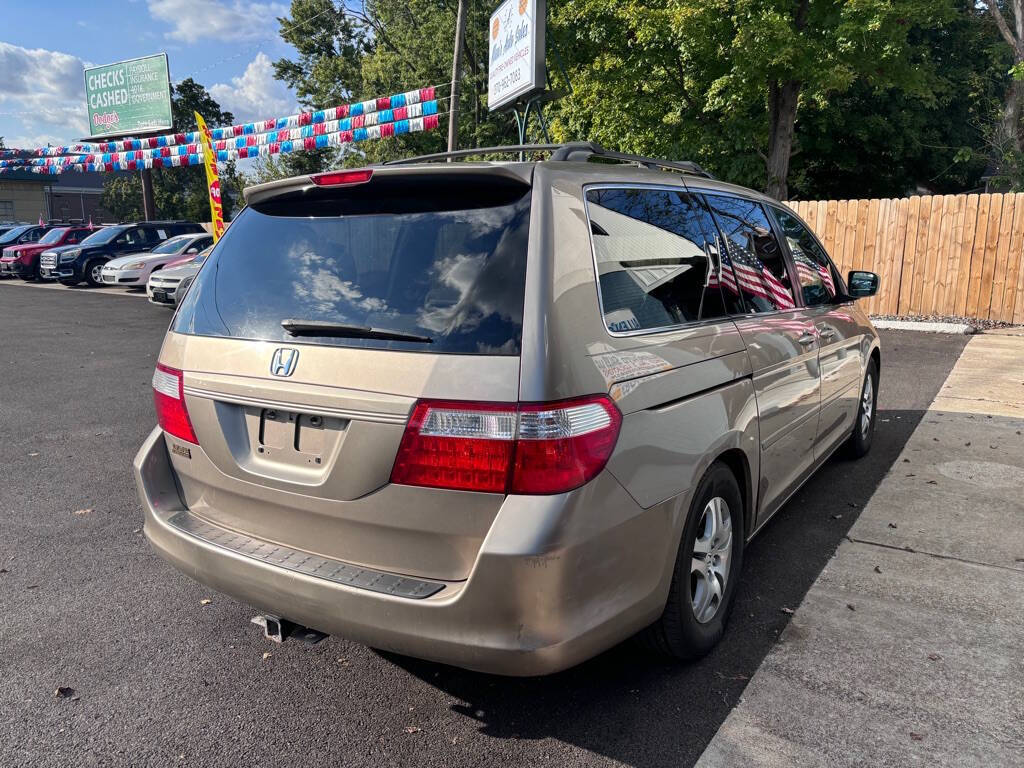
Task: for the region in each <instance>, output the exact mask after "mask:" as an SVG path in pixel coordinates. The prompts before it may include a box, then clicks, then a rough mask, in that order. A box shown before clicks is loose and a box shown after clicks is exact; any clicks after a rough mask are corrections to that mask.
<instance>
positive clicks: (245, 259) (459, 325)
mask: <svg viewBox="0 0 1024 768" xmlns="http://www.w3.org/2000/svg"><path fill="white" fill-rule="evenodd" d="M432 176H433V175H432ZM487 179H490V180H487ZM528 193H529V187H528V186H527V185H526V184H524V183H522V182H520V181H518V180H510V179H506V178H504V177H480V176H476V177H474V178H473V179H465V178H463V179H459V178H457V177H451V178H450V177H448V176H442V177H433V178H430V177H424V176H414V175H404V174H403V175H401V176H390V177H388V176H383V175H382V176H381V177H379V178H374V179H373V180H372V181H371V182H370V183H368V184H361V185H358V186H354V187H345V188H335V189H330V188H324V189H313V190H307V191H300V192H296V193H290V194H287V195H284V196H280V197H275V198H273V199H272V200H269V201H267V202H265V203H262V204H260V203H256V204H254V205H251V206H249V207H247V208H245V209H244V210H243V211H242V212H241V213H240V214H239V215H238V216H237V218H236V219H235V220H234V221H233V222H232V223H231V226H230V227H229V228H228V230H227V232H226V233H225V235H224V237H223V238H221V240H220V242H219V243H218V244H217V246H216V247H215V248H214V250H213V252H212V254H211V255H210V258H209V260H208V262H207V264H206V265H205V266H204V267H203V269H202V270H201V271H200V273H199V275H198V277H197V278H196V281H195V283H194V284H193V286H192V288H191V289H190V290H189V292H188V294H187V295H186V297H185V299H184V301H183V302H182V305H181V307H180V309H179V311H178V314H177V315H176V317H175V320H174V324H173V329H174V330H175V331H177V332H178V333H188V334H196V335H204V336H228V337H233V338H242V339H261V340H268V341H286V342H288V343H292V344H296V343H311V344H323V345H337V346H345V347H365V348H372V349H396V350H408V351H418V352H433V353H452V354H484V355H516V354H519V351H520V345H521V342H522V316H523V297H524V293H525V281H526V249H527V235H528V230H529V194H528ZM285 320H292V321H298V322H300V323H312V324H314V325H315V324H317V323H330V324H336V325H345V326H357V327H358V328H373V329H376V330H377V331H387V332H394V333H397V334H411V335H412V336H414V337H417V339H419V340H405V339H397V340H396V339H381V338H358V337H352V335H347V336H342V337H339V336H335V335H328V334H324V335H316V334H315V333H313V334H311V335H307V334H303V335H300V336H296V335H293V334H292V333H289V332H288V331H286V330H285V329H284V328H283V327H282V325H281V323H282V321H285ZM293 330H294V326H293ZM378 335H379V334H378ZM423 339H430V342H429V343H425V342H424V341H423Z"/></svg>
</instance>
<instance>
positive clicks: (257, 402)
mask: <svg viewBox="0 0 1024 768" xmlns="http://www.w3.org/2000/svg"><path fill="white" fill-rule="evenodd" d="M185 394H186V395H192V396H193V397H203V398H206V399H207V400H220V401H221V402H223V403H234V404H235V405H251V406H254V407H257V408H274V409H276V410H279V411H301V412H302V413H313V414H317V415H318V416H335V417H337V418H339V419H348V420H351V421H370V422H374V423H377V424H397V425H400V426H404V425H405V422H406V421H407V420H408V418H409V414H408V413H375V412H373V411H357V410H353V409H351V408H331V407H330V406H323V405H308V404H306V403H286V402H283V401H280V400H268V399H264V398H259V397H247V396H245V395H233V394H229V393H227V392H214V391H213V390H209V389H200V388H199V387H191V386H186V387H185Z"/></svg>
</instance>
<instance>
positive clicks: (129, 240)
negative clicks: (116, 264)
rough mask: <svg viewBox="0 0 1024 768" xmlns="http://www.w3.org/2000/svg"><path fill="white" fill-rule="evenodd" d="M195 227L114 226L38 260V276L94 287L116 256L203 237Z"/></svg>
mask: <svg viewBox="0 0 1024 768" xmlns="http://www.w3.org/2000/svg"><path fill="white" fill-rule="evenodd" d="M203 232H204V230H203V228H202V227H201V226H200V225H199V224H195V223H193V222H190V221H147V222H140V223H136V224H117V225H115V226H111V227H105V228H104V229H102V230H100V231H99V232H96V233H95V234H93V235H90V236H89V237H87V238H85V240H83V241H82V242H81V244H80V245H79V246H77V247H75V248H69V249H67V250H64V251H61V252H60V253H59V254H49V253H47V254H45V255H44V256H42V257H40V262H39V264H40V270H39V271H40V274H41V275H42V276H43V277H44V278H56V279H58V280H59V281H60V282H61V284H62V285H78V284H79V283H81V282H82V281H83V280H84V281H85V282H87V283H88V284H89V285H91V286H93V287H95V286H98V285H102V284H103V265H104V264H106V263H107V262H108V261H110V260H111V259H113V258H115V257H117V256H123V255H124V254H127V253H138V252H139V251H142V250H146V249H149V248H155V247H156V246H158V245H159V244H160V243H162V242H163V241H164V240H167V239H168V238H170V237H174V236H175V235H184V234H191V233H195V234H203Z"/></svg>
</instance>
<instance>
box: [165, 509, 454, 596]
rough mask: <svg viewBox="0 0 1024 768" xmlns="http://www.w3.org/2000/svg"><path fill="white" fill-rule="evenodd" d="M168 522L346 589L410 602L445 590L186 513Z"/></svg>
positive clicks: (224, 546) (239, 552)
mask: <svg viewBox="0 0 1024 768" xmlns="http://www.w3.org/2000/svg"><path fill="white" fill-rule="evenodd" d="M167 522H168V523H169V524H170V525H171V526H172V527H174V528H176V529H177V530H178V531H180V532H182V533H184V534H186V535H188V536H191V537H193V538H196V539H199V540H200V541H205V542H206V543H207V544H212V545H213V546H215V547H219V548H220V549H226V550H227V551H229V552H233V553H235V554H237V555H242V556H243V557H246V558H249V559H251V560H256V561H258V562H264V563H267V564H268V565H273V566H275V567H277V568H283V569H285V570H288V571H295V572H296V573H301V574H303V575H305V576H311V577H313V578H316V579H323V580H324V581H330V582H334V583H335V584H341V585H342V586H346V587H353V588H356V589H365V590H367V591H369V592H380V593H382V594H385V595H394V596H395V597H404V598H406V599H409V600H422V599H423V598H425V597H430V596H431V595H434V594H437V593H438V592H440V591H441V590H442V589H444V587H445V585H444V584H443V583H442V582H438V581H425V580H423V579H414V578H411V577H409V576H399V575H397V574H394V573H387V572H385V571H377V570H374V569H372V568H363V567H361V566H358V565H352V564H351V563H345V562H342V561H341V560H332V559H331V558H327V557H320V556H319V555H314V554H311V553H309V552H304V551H302V550H299V549H292V548H291V547H285V546H282V545H278V544H272V543H270V542H268V541H262V540H261V539H254V538H252V537H251V536H246V535H245V534H243V533H235V532H234V531H229V530H228V529H227V528H221V527H220V526H217V525H213V524H212V523H208V522H206V521H205V520H202V519H201V518H199V517H197V516H196V515H193V514H192V513H191V512H189V511H188V510H185V511H182V512H178V513H176V514H174V515H172V516H171V517H170V519H169V520H168V521H167Z"/></svg>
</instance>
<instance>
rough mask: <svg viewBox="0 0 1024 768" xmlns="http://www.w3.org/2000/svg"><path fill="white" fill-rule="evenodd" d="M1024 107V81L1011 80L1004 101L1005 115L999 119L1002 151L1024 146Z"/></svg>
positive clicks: (998, 140) (999, 137)
mask: <svg viewBox="0 0 1024 768" xmlns="http://www.w3.org/2000/svg"><path fill="white" fill-rule="evenodd" d="M1022 107H1024V81H1021V80H1016V79H1014V80H1011V81H1010V87H1009V88H1007V89H1006V100H1005V102H1004V103H1003V117H1002V119H1001V120H1000V121H999V135H998V136H997V143H998V144H999V147H1000V149H1001V151H1003V152H1007V151H1011V150H1016V151H1020V150H1021V149H1022V148H1024V144H1022V141H1021V135H1020V118H1021V109H1022Z"/></svg>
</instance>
